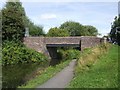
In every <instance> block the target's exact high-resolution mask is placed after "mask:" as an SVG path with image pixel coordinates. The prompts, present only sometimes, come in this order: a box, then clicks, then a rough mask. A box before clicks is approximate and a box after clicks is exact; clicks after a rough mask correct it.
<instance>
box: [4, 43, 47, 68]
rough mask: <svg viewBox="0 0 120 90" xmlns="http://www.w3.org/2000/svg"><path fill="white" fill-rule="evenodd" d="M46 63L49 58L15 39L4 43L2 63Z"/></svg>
mask: <svg viewBox="0 0 120 90" xmlns="http://www.w3.org/2000/svg"><path fill="white" fill-rule="evenodd" d="M32 62H33V63H39V64H42V63H44V64H45V63H46V62H48V61H47V58H46V57H45V56H44V55H43V54H41V53H38V52H36V51H34V50H32V49H28V48H27V47H25V46H24V45H23V44H21V43H18V42H13V41H6V42H4V43H3V50H2V65H3V66H6V65H14V64H19V63H22V64H24V63H32Z"/></svg>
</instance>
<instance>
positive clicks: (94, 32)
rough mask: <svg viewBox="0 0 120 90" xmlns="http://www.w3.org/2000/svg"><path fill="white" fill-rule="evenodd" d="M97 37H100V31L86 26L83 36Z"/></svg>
mask: <svg viewBox="0 0 120 90" xmlns="http://www.w3.org/2000/svg"><path fill="white" fill-rule="evenodd" d="M97 35H98V31H97V29H96V28H95V27H93V26H90V25H86V26H84V33H83V36H97Z"/></svg>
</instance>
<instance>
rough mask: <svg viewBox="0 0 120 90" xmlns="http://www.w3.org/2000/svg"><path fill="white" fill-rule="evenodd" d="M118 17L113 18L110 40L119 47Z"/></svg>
mask: <svg viewBox="0 0 120 90" xmlns="http://www.w3.org/2000/svg"><path fill="white" fill-rule="evenodd" d="M119 32H120V15H119V16H118V17H117V16H116V17H115V18H114V21H113V23H112V24H111V31H110V38H111V40H112V42H115V43H118V44H119V45H120V33H119Z"/></svg>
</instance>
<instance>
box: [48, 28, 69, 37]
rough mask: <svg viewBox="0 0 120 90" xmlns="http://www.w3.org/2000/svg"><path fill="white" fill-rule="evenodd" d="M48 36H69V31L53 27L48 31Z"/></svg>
mask: <svg viewBox="0 0 120 90" xmlns="http://www.w3.org/2000/svg"><path fill="white" fill-rule="evenodd" d="M47 36H50V37H65V36H69V33H68V31H66V30H64V29H60V28H57V27H55V28H51V29H50V30H49V32H48V33H47Z"/></svg>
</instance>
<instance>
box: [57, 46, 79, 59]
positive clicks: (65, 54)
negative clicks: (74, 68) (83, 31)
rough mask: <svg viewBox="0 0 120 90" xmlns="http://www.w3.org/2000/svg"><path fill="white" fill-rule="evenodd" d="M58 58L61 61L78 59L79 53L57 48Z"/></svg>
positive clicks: (75, 50) (70, 49)
mask: <svg viewBox="0 0 120 90" xmlns="http://www.w3.org/2000/svg"><path fill="white" fill-rule="evenodd" d="M58 56H59V58H60V59H62V60H69V59H71V60H72V59H78V57H79V56H80V51H79V50H77V49H73V48H59V49H58Z"/></svg>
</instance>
